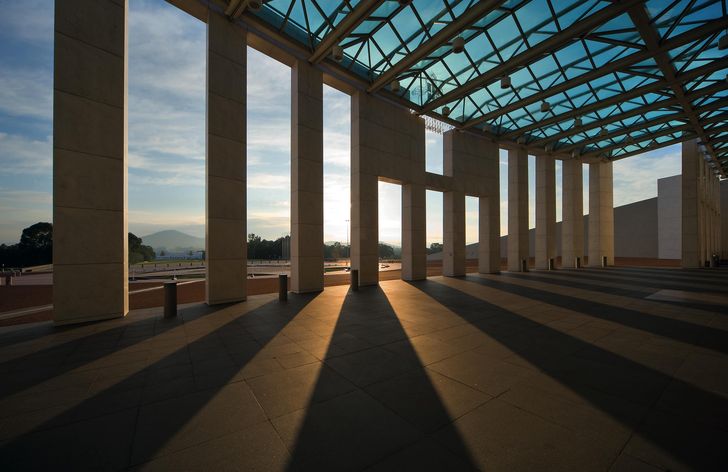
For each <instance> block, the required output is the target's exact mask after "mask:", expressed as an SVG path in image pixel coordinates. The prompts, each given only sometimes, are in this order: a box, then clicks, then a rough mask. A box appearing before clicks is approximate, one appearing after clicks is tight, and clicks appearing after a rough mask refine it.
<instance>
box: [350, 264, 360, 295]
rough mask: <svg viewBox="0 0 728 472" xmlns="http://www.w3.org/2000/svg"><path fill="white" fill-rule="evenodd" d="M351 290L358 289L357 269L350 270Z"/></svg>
mask: <svg viewBox="0 0 728 472" xmlns="http://www.w3.org/2000/svg"><path fill="white" fill-rule="evenodd" d="M351 290H352V291H353V292H358V291H359V269H352V270H351Z"/></svg>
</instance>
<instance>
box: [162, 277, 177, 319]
mask: <svg viewBox="0 0 728 472" xmlns="http://www.w3.org/2000/svg"><path fill="white" fill-rule="evenodd" d="M176 316H177V282H165V283H164V317H165V318H175V317H176Z"/></svg>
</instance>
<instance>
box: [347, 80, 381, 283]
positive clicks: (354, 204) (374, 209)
mask: <svg viewBox="0 0 728 472" xmlns="http://www.w3.org/2000/svg"><path fill="white" fill-rule="evenodd" d="M369 99H370V97H367V96H366V94H362V93H361V92H359V93H356V94H354V95H353V96H352V100H351V103H352V104H351V268H352V269H354V270H358V271H359V284H360V285H376V284H377V283H379V240H378V238H379V208H378V205H379V180H378V169H377V166H378V162H377V159H376V158H372V156H373V155H376V150H374V149H372V147H371V145H370V142H371V139H372V138H373V137H372V136H371V134H372V129H373V127H372V126H371V125H370V123H371V119H372V117H371V114H370V113H371V110H370V107H368V106H367V101H368V100H369Z"/></svg>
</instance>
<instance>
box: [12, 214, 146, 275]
mask: <svg viewBox="0 0 728 472" xmlns="http://www.w3.org/2000/svg"><path fill="white" fill-rule="evenodd" d="M127 238H128V243H129V263H130V264H135V263H137V262H143V261H153V260H154V259H155V258H156V257H157V256H156V254H155V253H154V249H152V248H151V246H145V245H144V244H142V238H140V237H138V236H136V235H135V234H134V233H128V235H127ZM52 262H53V224H52V223H47V222H38V223H36V224H34V225H31V226H28V227H27V228H25V229H23V232H22V234H21V236H20V241H19V242H18V243H17V244H10V245H7V244H0V264H2V265H3V266H4V267H13V268H15V267H28V266H36V265H43V264H51V263H52Z"/></svg>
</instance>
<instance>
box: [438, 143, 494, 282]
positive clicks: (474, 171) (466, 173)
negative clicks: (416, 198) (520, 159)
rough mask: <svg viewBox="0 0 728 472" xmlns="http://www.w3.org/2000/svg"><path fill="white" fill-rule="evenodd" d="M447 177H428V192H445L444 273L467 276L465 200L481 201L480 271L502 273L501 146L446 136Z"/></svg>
mask: <svg viewBox="0 0 728 472" xmlns="http://www.w3.org/2000/svg"><path fill="white" fill-rule="evenodd" d="M443 146H444V169H443V170H444V173H445V175H444V176H438V175H435V174H429V173H428V174H427V184H428V188H433V189H435V190H439V191H442V192H444V195H445V199H444V208H443V212H444V245H443V246H444V247H443V273H444V274H445V275H452V276H458V275H464V274H465V196H466V195H468V196H472V197H477V198H478V206H479V218H478V222H479V223H478V234H479V241H480V244H479V250H478V259H479V262H478V271H479V272H481V273H497V272H499V271H500V254H499V251H500V179H499V172H500V167H499V162H498V146H497V144H495V143H494V142H492V141H489V140H488V139H486V138H483V137H480V136H476V135H473V134H468V133H462V132H459V131H455V130H451V131H448V132H447V133H445V134H444V136H443Z"/></svg>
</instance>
